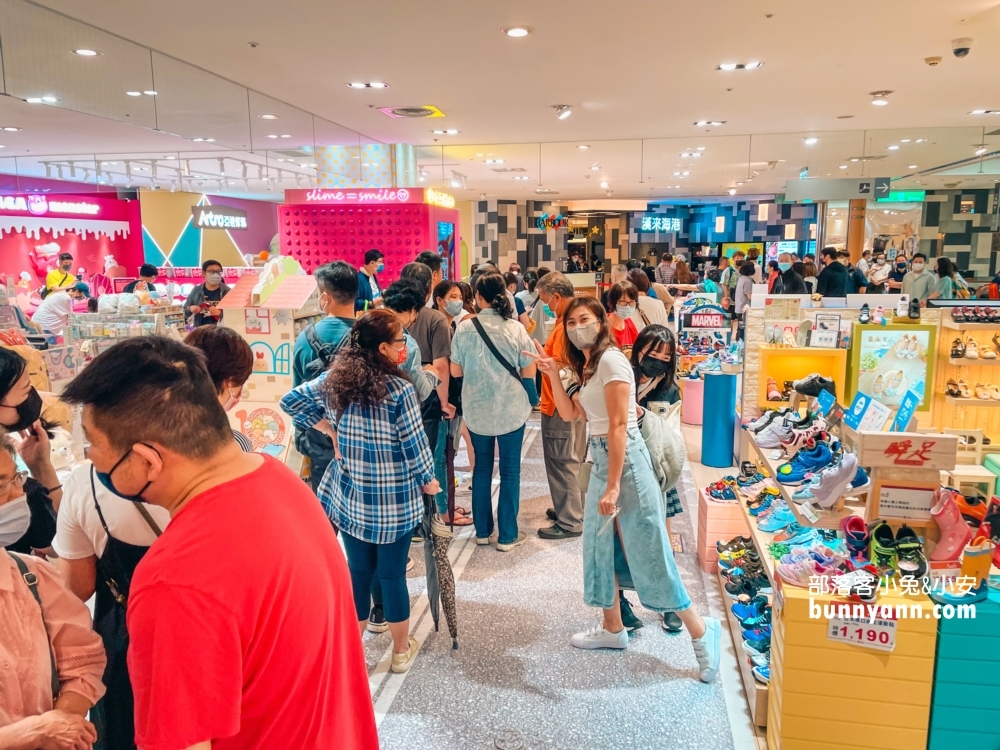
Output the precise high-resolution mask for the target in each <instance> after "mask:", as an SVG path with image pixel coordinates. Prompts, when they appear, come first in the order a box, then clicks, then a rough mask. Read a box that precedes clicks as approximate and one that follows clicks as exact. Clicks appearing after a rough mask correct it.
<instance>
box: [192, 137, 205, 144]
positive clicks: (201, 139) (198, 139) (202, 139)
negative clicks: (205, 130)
mask: <svg viewBox="0 0 1000 750" xmlns="http://www.w3.org/2000/svg"><path fill="white" fill-rule="evenodd" d="M191 140H192V141H194V142H195V143H201V142H202V141H204V140H205V139H204V138H192V139H191Z"/></svg>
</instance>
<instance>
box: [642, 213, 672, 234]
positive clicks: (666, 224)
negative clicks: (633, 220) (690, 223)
mask: <svg viewBox="0 0 1000 750" xmlns="http://www.w3.org/2000/svg"><path fill="white" fill-rule="evenodd" d="M639 231H640V232H679V231H681V220H680V219H679V218H668V217H666V216H643V217H642V224H641V225H640V226H639Z"/></svg>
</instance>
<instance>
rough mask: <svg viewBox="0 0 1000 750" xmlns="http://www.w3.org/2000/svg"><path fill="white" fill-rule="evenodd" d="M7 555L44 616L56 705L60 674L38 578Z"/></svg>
mask: <svg viewBox="0 0 1000 750" xmlns="http://www.w3.org/2000/svg"><path fill="white" fill-rule="evenodd" d="M7 554H8V555H10V559H11V560H13V561H14V564H15V565H16V566H17V570H18V572H19V573H20V574H21V578H23V579H24V582H25V583H26V584H28V590H29V591H30V592H31V596H32V598H33V599H34V600H35V602H37V604H38V609H39V610H40V611H41V614H42V627H43V628H45V641H46V642H47V643H48V646H49V666H50V667H51V668H52V702H53V703H54V702H55V700H56V698H58V697H59V687H60V683H59V672H57V671H56V657H55V656H54V655H53V653H52V640H51V639H50V638H49V627H48V625H46V624H45V610H44V609H43V608H42V597H40V596H39V595H38V578H37V576H35V574H34V573H32V572H31V571H30V570H28V566H27V565H26V564H25V562H24V560H22V559H21V558H20V557H18V556H17V555H15V554H13V553H11V552H8V553H7Z"/></svg>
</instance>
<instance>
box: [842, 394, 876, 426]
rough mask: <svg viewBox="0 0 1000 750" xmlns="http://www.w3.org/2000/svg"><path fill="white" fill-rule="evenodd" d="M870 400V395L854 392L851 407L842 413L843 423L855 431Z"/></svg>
mask: <svg viewBox="0 0 1000 750" xmlns="http://www.w3.org/2000/svg"><path fill="white" fill-rule="evenodd" d="M871 402H872V397H871V396H869V395H867V394H865V393H856V394H855V395H854V400H853V401H852V402H851V408H850V409H848V410H847V411H846V412H845V413H844V424H846V425H847V426H848V427H850V428H851V429H852V430H855V431H857V429H858V427H859V426H860V425H861V418H862V417H863V416H864V415H865V410H866V409H867V408H868V404H870V403H871Z"/></svg>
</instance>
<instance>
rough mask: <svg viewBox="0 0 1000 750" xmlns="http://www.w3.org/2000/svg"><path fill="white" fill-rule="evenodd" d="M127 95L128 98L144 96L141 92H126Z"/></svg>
mask: <svg viewBox="0 0 1000 750" xmlns="http://www.w3.org/2000/svg"><path fill="white" fill-rule="evenodd" d="M125 93H126V94H127V95H128V96H142V92H141V91H126V92H125Z"/></svg>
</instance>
